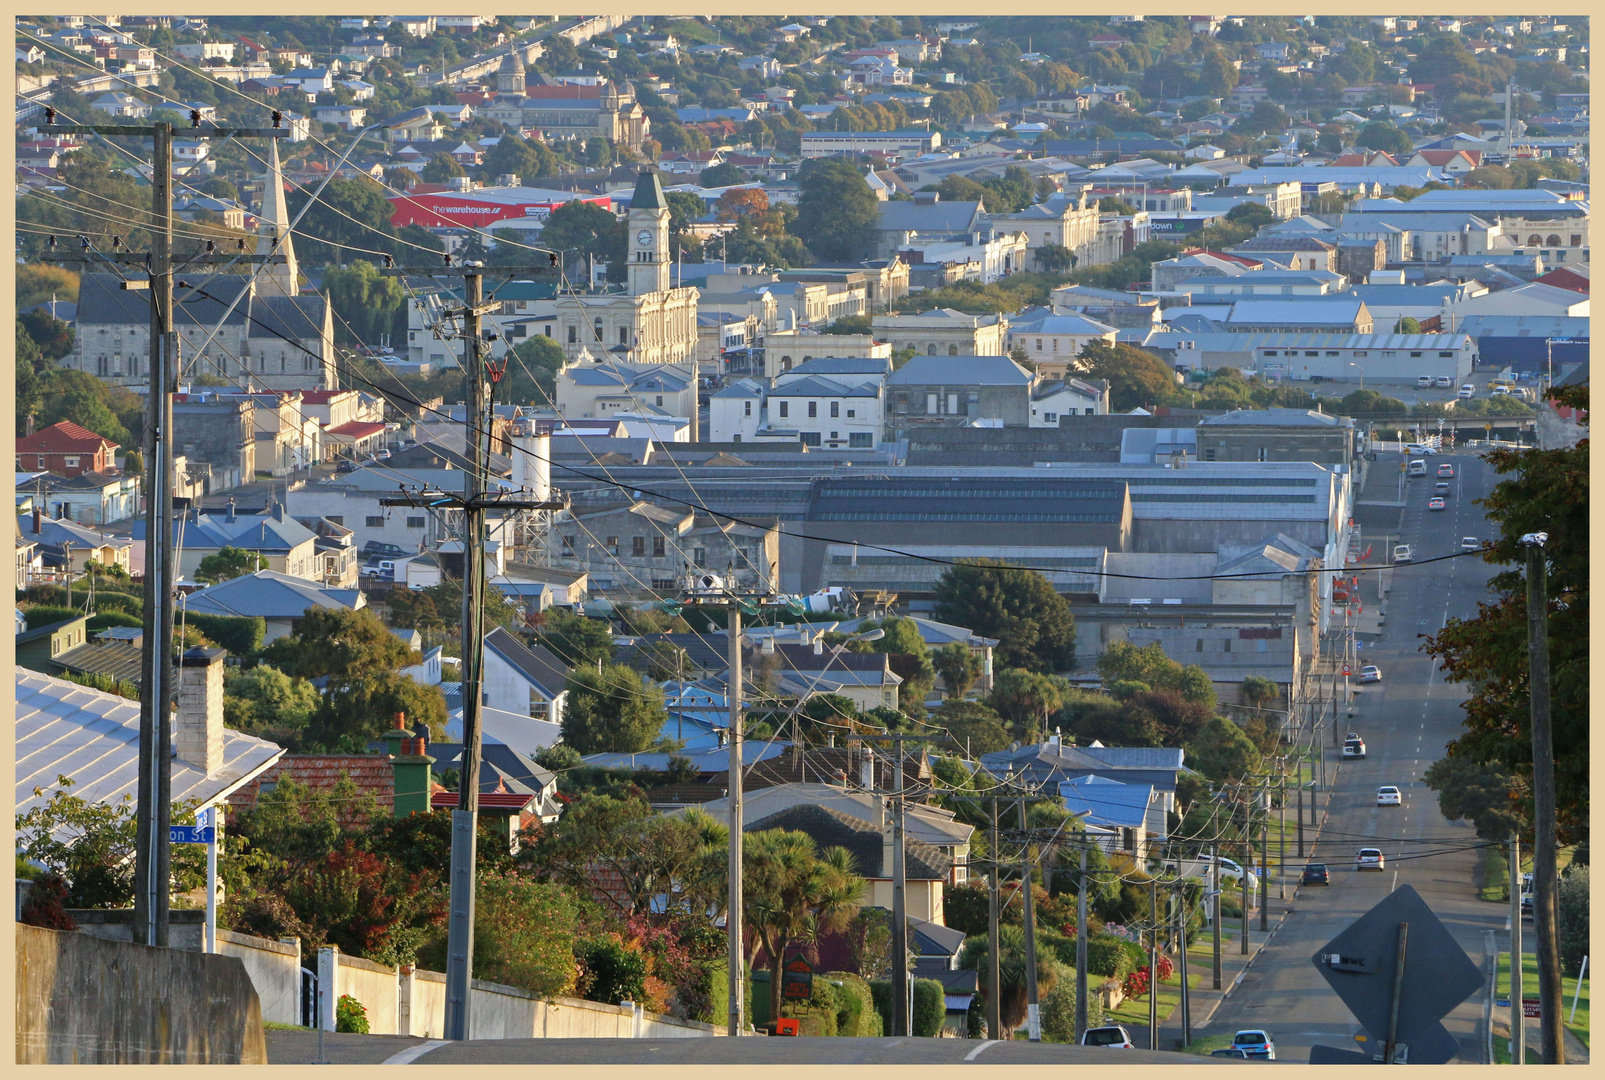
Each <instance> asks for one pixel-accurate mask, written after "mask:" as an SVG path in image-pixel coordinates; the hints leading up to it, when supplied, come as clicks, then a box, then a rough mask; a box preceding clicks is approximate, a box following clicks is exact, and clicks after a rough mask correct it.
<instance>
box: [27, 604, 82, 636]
mask: <svg viewBox="0 0 1605 1080" xmlns="http://www.w3.org/2000/svg"><path fill="white" fill-rule="evenodd" d="M82 614H83V612H82V611H79V610H78V609H77V608H69V607H52V606H50V605H47V604H37V605H35V606H34V607H31V608H24V609H23V612H22V616H23V618H25V619H27V620H28V629H29V630H37V629H39V628H40V627H41V626H50V625H52V624H54V623H61V622H66V621H68V620H69V619H76V618H77V617H78V616H80V615H82Z"/></svg>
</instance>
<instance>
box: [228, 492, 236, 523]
mask: <svg viewBox="0 0 1605 1080" xmlns="http://www.w3.org/2000/svg"><path fill="white" fill-rule="evenodd" d="M227 520H228V521H230V522H233V520H234V497H233V496H232V495H231V496H229V501H228V519H227Z"/></svg>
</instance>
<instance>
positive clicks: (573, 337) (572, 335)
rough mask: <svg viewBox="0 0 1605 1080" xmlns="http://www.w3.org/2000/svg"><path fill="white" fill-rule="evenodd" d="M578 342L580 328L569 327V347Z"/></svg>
mask: <svg viewBox="0 0 1605 1080" xmlns="http://www.w3.org/2000/svg"><path fill="white" fill-rule="evenodd" d="M579 340H580V328H579V327H577V326H571V327H569V328H568V343H569V344H570V345H573V344H575V343H576V342H578V341H579Z"/></svg>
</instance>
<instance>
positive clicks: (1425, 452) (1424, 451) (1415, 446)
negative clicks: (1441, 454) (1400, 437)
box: [1404, 442, 1438, 457]
mask: <svg viewBox="0 0 1605 1080" xmlns="http://www.w3.org/2000/svg"><path fill="white" fill-rule="evenodd" d="M1404 448H1405V449H1406V450H1407V451H1409V452H1410V453H1412V454H1421V455H1422V456H1424V457H1433V456H1434V455H1436V454H1437V453H1438V448H1437V447H1435V446H1429V445H1428V444H1427V443H1419V442H1413V443H1406V444H1405V447H1404Z"/></svg>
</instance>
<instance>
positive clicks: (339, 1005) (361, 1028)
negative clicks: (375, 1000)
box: [334, 994, 368, 1035]
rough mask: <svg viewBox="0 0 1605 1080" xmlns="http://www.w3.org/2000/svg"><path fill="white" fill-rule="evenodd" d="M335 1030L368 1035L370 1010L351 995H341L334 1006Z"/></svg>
mask: <svg viewBox="0 0 1605 1080" xmlns="http://www.w3.org/2000/svg"><path fill="white" fill-rule="evenodd" d="M334 1030H336V1031H348V1032H350V1033H352V1034H353V1035H366V1034H368V1010H367V1009H366V1008H364V1007H363V1004H362V1002H360V1001H358V1000H357V999H356V998H354V997H352V996H351V995H350V994H341V995H340V1000H339V1001H337V1002H336V1003H335V1006H334Z"/></svg>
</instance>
